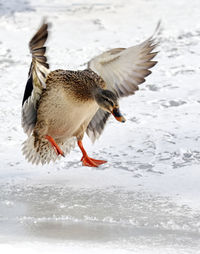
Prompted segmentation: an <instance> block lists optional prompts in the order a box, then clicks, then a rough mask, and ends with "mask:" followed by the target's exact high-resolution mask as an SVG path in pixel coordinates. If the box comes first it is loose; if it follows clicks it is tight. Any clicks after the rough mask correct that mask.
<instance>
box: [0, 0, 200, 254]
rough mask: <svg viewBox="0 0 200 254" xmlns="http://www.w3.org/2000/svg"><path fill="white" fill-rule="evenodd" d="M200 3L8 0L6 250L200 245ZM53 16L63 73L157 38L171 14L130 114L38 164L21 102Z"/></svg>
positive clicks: (3, 41) (3, 130)
mask: <svg viewBox="0 0 200 254" xmlns="http://www.w3.org/2000/svg"><path fill="white" fill-rule="evenodd" d="M199 10H200V2H199V1H198V0H194V1H190V3H188V1H186V0H177V1H172V0H169V1H167V2H166V3H164V2H163V1H159V0H140V1H139V0H130V1H123V0H117V1H114V0H108V1H105V0H101V1H92V0H87V1H83V0H82V1H77V0H74V1H72V0H69V1H67V3H66V1H64V0H61V1H59V0H54V1H51V2H49V1H47V0H40V1H32V0H28V1H23V0H18V1H17V0H12V1H4V0H0V31H1V33H0V83H1V86H0V94H1V99H0V120H1V124H0V143H1V146H0V162H1V163H0V251H1V252H2V253H13V252H15V253H44V250H46V253H77V254H82V253H94V254H96V253H116V254H118V253H120V254H123V253H124V254H126V253H134V254H140V253H142V254H143V253H144V254H146V253H147V254H149V253H154V254H156V253H158V254H163V253H164V254H166V253H169V254H173V253H177V254H182V253H184V254H185V253H191V254H197V253H200V184H199V182H200V167H199V164H200V149H199V147H200V146H199V142H200V131H199V126H200V96H199V94H200V86H199V73H200V67H199V66H200V65H199V59H200V23H198V22H197V21H198V20H200V11H199ZM44 16H45V17H47V19H48V21H50V22H51V23H52V27H51V34H50V39H49V41H48V46H49V47H48V51H47V56H48V59H49V63H50V67H51V69H52V70H54V69H57V68H63V69H83V68H85V65H84V64H85V63H87V61H89V60H90V59H91V58H92V57H93V56H95V55H97V54H99V53H100V52H103V51H105V50H108V49H110V48H114V47H128V46H132V45H134V44H137V43H139V42H142V41H143V40H144V39H146V38H148V37H149V36H150V35H151V34H152V32H153V31H154V29H155V27H156V24H157V22H158V20H159V19H161V20H162V28H163V29H162V33H161V34H160V35H159V37H160V46H159V49H158V50H159V51H160V53H159V55H158V57H157V60H158V61H159V62H158V65H156V66H155V67H154V68H153V69H152V75H150V76H149V77H148V78H147V80H146V82H145V83H144V84H142V85H141V86H140V91H138V92H137V93H136V94H135V95H134V96H131V97H129V98H126V99H123V100H122V101H121V103H120V106H121V111H122V112H123V113H124V115H125V117H126V119H127V122H126V124H120V123H119V122H117V121H115V119H112V118H111V119H110V121H109V123H108V125H107V127H106V129H105V131H104V133H103V135H102V137H101V138H100V139H99V141H98V142H97V143H95V144H94V145H92V144H91V142H90V141H89V139H88V138H87V137H85V138H84V145H85V147H86V149H87V151H88V154H89V155H91V156H93V157H94V158H97V159H106V160H108V163H107V164H105V165H102V166H101V167H99V168H97V169H94V168H86V167H82V166H81V163H80V158H81V153H80V151H79V149H78V148H77V147H76V148H75V150H74V151H73V152H71V153H70V154H69V155H68V156H67V157H66V158H64V159H63V158H62V159H61V160H60V161H58V162H56V163H55V164H50V165H48V166H43V167H42V166H33V165H31V164H28V163H27V162H26V161H25V159H24V157H23V155H22V153H21V143H22V142H23V141H24V140H25V138H26V136H25V134H24V133H23V130H22V128H21V120H20V117H21V100H22V96H23V91H24V86H25V83H26V78H27V75H28V69H29V64H30V61H31V57H30V55H29V51H28V42H29V40H30V38H31V37H32V35H33V34H34V33H35V31H36V30H37V28H38V27H39V25H40V23H41V20H42V18H43V17H44Z"/></svg>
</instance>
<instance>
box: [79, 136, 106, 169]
mask: <svg viewBox="0 0 200 254" xmlns="http://www.w3.org/2000/svg"><path fill="white" fill-rule="evenodd" d="M78 146H79V148H80V149H81V152H82V154H83V156H82V158H81V161H82V162H83V166H88V167H98V166H99V165H101V164H104V163H106V162H107V161H104V160H95V159H92V158H90V157H89V156H88V155H87V153H86V151H85V149H84V147H83V144H82V141H81V140H78Z"/></svg>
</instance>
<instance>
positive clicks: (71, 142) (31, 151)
mask: <svg viewBox="0 0 200 254" xmlns="http://www.w3.org/2000/svg"><path fill="white" fill-rule="evenodd" d="M75 141H76V139H75V138H71V139H68V140H67V141H66V142H65V143H63V144H59V146H60V148H61V149H62V151H63V152H64V153H65V154H68V153H69V152H70V151H71V150H72V149H73V148H74V147H75ZM22 152H23V154H24V156H25V158H26V159H27V160H28V161H29V162H31V163H32V164H36V165H38V164H40V163H41V164H42V165H44V164H49V163H50V162H51V161H56V160H57V159H60V158H61V156H58V155H57V154H56V152H55V150H54V148H53V147H52V145H51V144H50V143H49V141H48V140H47V139H45V138H43V139H41V140H40V141H39V142H35V137H34V136H33V135H31V136H29V137H28V138H27V140H25V142H24V143H23V144H22Z"/></svg>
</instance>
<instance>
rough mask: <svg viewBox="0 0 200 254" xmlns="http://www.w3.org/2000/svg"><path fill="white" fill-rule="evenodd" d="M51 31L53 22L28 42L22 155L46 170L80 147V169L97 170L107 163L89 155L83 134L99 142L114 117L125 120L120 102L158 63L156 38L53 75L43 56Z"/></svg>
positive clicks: (43, 24) (44, 25) (114, 51)
mask: <svg viewBox="0 0 200 254" xmlns="http://www.w3.org/2000/svg"><path fill="white" fill-rule="evenodd" d="M158 27H159V25H158V26H157V28H156V31H158ZM48 29H49V23H48V22H43V23H42V25H41V26H40V28H39V29H38V30H37V32H36V33H35V34H34V36H33V37H32V38H31V40H30V42H29V50H30V53H31V56H32V61H31V64H30V68H29V72H28V80H27V83H26V86H25V91H24V96H23V99H22V114H21V122H22V128H23V130H24V132H25V133H26V134H27V139H26V140H25V141H24V143H23V145H22V152H23V154H24V156H25V158H26V159H27V160H28V161H29V162H30V163H32V164H40V163H41V164H42V165H44V164H48V163H50V162H51V161H56V160H57V159H60V158H62V157H65V155H66V154H68V153H69V152H70V151H71V150H72V149H74V148H75V146H76V143H77V145H78V147H79V148H80V150H81V152H82V158H81V162H82V165H83V166H88V167H98V166H100V165H102V164H104V163H106V162H107V161H106V160H97V159H93V158H91V157H89V156H88V154H87V152H86V150H85V148H84V146H83V142H82V140H83V137H84V134H85V133H86V134H87V135H88V137H89V138H90V139H91V141H92V142H95V141H96V140H97V139H98V138H99V137H100V136H101V135H102V133H103V130H104V127H105V125H106V123H107V121H108V119H109V117H110V116H111V115H112V116H113V117H114V118H115V119H116V120H117V121H119V122H122V123H124V122H125V121H126V119H125V117H124V116H123V114H122V113H121V111H120V107H119V100H120V99H121V98H123V97H127V96H130V95H133V94H134V93H135V91H137V90H138V89H139V85H140V84H142V83H144V82H145V78H146V77H147V76H148V75H150V74H151V70H150V69H151V68H152V67H153V66H155V65H156V64H157V61H155V60H153V58H154V57H155V56H156V55H157V53H158V51H155V48H156V47H157V45H158V42H157V41H156V36H155V33H154V34H153V35H152V36H151V37H149V38H148V39H146V40H145V41H143V42H142V43H140V44H138V45H136V46H131V47H128V48H113V49H109V50H107V51H105V52H103V53H101V54H100V55H97V56H95V57H93V58H92V59H91V60H90V61H89V62H88V64H87V68H86V69H85V70H77V71H74V70H62V69H57V70H54V71H51V70H50V68H49V64H48V61H47V57H46V55H45V53H46V41H47V38H48Z"/></svg>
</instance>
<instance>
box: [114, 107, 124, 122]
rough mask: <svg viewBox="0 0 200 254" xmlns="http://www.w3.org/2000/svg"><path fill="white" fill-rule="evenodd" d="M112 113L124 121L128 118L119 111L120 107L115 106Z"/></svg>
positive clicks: (120, 120) (117, 118)
mask: <svg viewBox="0 0 200 254" xmlns="http://www.w3.org/2000/svg"><path fill="white" fill-rule="evenodd" d="M112 114H113V116H114V117H115V119H116V120H117V121H119V122H122V123H125V122H126V119H125V118H124V117H123V115H122V114H121V112H120V111H119V108H114V109H113V111H112Z"/></svg>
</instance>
